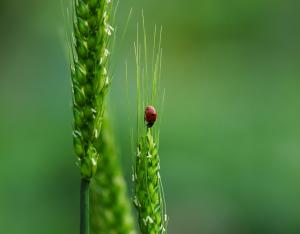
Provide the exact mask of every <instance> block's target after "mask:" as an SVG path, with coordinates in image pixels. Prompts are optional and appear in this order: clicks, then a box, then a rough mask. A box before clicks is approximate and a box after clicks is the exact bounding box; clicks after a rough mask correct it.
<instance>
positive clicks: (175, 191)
mask: <svg viewBox="0 0 300 234" xmlns="http://www.w3.org/2000/svg"><path fill="white" fill-rule="evenodd" d="M62 2H63V3H65V2H67V0H65V1H64V0H62ZM62 2H61V1H60V0H43V1H40V0H27V1H25V0H23V1H22V0H1V1H0V28H1V31H0V68H1V69H0V178H1V179H0V181H1V186H0V233H10V234H18V233H23V234H25V233H26V234H27V233H28V234H29V233H30V234H41V233H43V234H47V233H49V234H50V233H51V234H52V233H58V234H60V233H64V234H66V233H70V234H71V233H78V228H79V222H78V221H79V217H78V214H79V174H78V169H77V168H76V166H75V157H74V153H73V151H72V137H71V127H72V125H71V123H72V114H71V87H70V77H69V68H68V60H67V57H66V44H65V40H64V26H65V19H64V17H63V14H62V12H63V11H65V9H62V7H61V6H62V5H64V4H61V3H62ZM130 7H133V9H134V10H133V17H132V20H131V23H130V25H129V28H128V31H127V36H126V38H125V39H124V41H123V42H122V43H121V42H120V41H119V43H120V48H121V49H120V50H119V51H118V54H117V55H114V57H113V58H112V59H113V63H114V64H117V66H116V68H115V70H114V83H113V87H112V91H111V95H110V96H111V97H110V111H111V116H112V119H113V123H114V124H113V127H114V131H115V134H116V138H117V142H118V143H119V151H120V157H121V161H122V165H123V167H124V173H125V175H126V178H127V180H128V182H129V184H130V173H131V169H130V163H131V161H130V158H131V155H130V150H129V148H130V147H129V144H130V143H129V141H128V138H129V136H128V131H129V127H130V126H128V122H127V117H128V109H127V106H126V103H124V98H122V97H123V95H124V62H125V59H129V60H130V59H133V58H132V57H130V53H129V51H132V45H133V40H134V39H133V38H134V34H135V23H136V18H137V16H136V15H138V14H139V13H140V12H141V9H142V8H143V9H144V13H145V18H146V27H147V30H148V29H149V31H151V30H152V29H153V26H154V24H155V23H156V24H157V25H163V28H164V30H163V48H164V55H163V71H162V74H163V86H164V87H165V88H166V101H165V107H164V119H163V122H162V126H161V142H160V155H161V167H162V178H163V183H164V188H165V195H166V199H167V208H168V214H169V216H170V223H169V233H172V234H175V233H187V234H196V233H199V234H294V233H295V234H298V233H300V201H299V197H300V185H299V181H300V124H299V119H300V107H299V103H300V92H299V88H300V79H299V78H300V67H299V65H300V46H299V44H300V27H299V22H300V14H299V11H300V2H299V1H296V0H285V1H282V0H281V1H280V0H278V1H277V0H274V1H267V0H251V1H250V0H249V1H240V0H231V1H223V0H190V1H179V0H164V1H161V0H152V1H146V0H127V1H120V4H119V11H118V15H117V24H119V26H120V28H122V25H123V26H124V22H125V21H126V18H127V15H128V12H129V9H130Z"/></svg>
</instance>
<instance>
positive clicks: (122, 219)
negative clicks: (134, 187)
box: [90, 117, 135, 234]
mask: <svg viewBox="0 0 300 234" xmlns="http://www.w3.org/2000/svg"><path fill="white" fill-rule="evenodd" d="M100 140H101V141H100V142H101V143H100V144H101V145H100V149H101V150H100V155H101V157H100V159H99V165H98V170H97V173H96V175H95V176H94V178H93V180H92V181H91V190H90V198H91V204H92V206H91V214H92V217H91V233H92V234H99V233H108V234H109V233H118V234H135V229H134V227H135V225H134V220H133V217H132V213H131V207H130V202H129V199H128V196H127V189H126V184H125V181H124V178H123V175H122V170H121V167H120V164H119V161H118V157H117V156H118V155H117V150H116V146H115V142H114V139H113V136H112V131H111V128H110V126H109V121H108V118H107V117H105V118H104V120H103V125H102V131H101V134H100Z"/></svg>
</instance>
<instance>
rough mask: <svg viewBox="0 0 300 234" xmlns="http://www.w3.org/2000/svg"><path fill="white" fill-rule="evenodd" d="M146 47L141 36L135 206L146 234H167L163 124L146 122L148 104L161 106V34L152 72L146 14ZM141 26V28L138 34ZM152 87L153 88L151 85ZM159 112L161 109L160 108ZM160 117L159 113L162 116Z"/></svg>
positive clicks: (137, 58)
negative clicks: (162, 170) (162, 167)
mask: <svg viewBox="0 0 300 234" xmlns="http://www.w3.org/2000/svg"><path fill="white" fill-rule="evenodd" d="M142 26H143V46H144V48H143V49H141V46H140V45H139V32H137V39H136V42H135V43H134V52H135V63H136V82H137V142H136V157H135V158H136V160H135V168H134V172H133V180H134V198H133V203H134V205H135V207H136V209H137V212H138V221H139V226H140V230H141V232H142V234H164V233H167V221H168V218H167V214H166V206H165V199H164V192H163V187H162V183H161V177H160V159H159V153H158V143H159V125H160V124H159V123H156V124H154V126H153V127H152V128H148V127H147V126H146V124H145V122H144V108H145V102H146V104H147V105H158V107H160V106H159V100H158V99H159V98H160V97H161V96H162V95H163V94H161V93H160V89H159V85H160V76H161V72H160V70H161V57H162V49H161V31H160V35H159V41H158V44H157V48H155V45H156V42H155V40H156V27H155V33H154V42H153V44H154V48H153V55H152V57H153V58H152V63H153V64H152V65H151V66H150V67H151V68H152V69H151V72H148V64H147V39H146V30H145V23H144V16H143V14H142ZM138 29H139V26H137V31H139V30H138ZM149 84H150V85H149ZM158 109H159V110H160V109H161V108H158ZM159 114H160V113H158V115H159Z"/></svg>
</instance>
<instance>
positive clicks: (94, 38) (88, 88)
mask: <svg viewBox="0 0 300 234" xmlns="http://www.w3.org/2000/svg"><path fill="white" fill-rule="evenodd" d="M108 2H109V1H106V0H105V1H97V0H78V1H76V2H75V6H74V8H75V9H74V44H72V45H71V46H72V58H73V63H72V67H71V72H72V83H73V113H74V134H73V135H74V148H75V152H76V155H77V157H78V161H79V163H78V164H79V167H80V170H81V176H82V178H84V179H90V178H92V177H93V175H94V174H95V173H96V170H97V159H98V157H99V149H97V147H96V145H97V142H98V139H99V136H100V132H101V125H102V119H103V113H104V101H105V95H106V93H107V90H108V87H109V84H110V81H109V77H108V74H107V58H108V55H109V52H108V50H107V47H108V41H109V36H110V35H111V33H112V30H113V28H112V27H111V26H110V25H109V23H108V20H109V15H110V14H109V12H110V7H109V6H108Z"/></svg>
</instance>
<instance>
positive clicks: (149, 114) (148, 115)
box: [145, 106, 157, 128]
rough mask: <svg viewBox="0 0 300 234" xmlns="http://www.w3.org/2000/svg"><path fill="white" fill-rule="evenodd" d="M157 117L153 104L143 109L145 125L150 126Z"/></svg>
mask: <svg viewBox="0 0 300 234" xmlns="http://www.w3.org/2000/svg"><path fill="white" fill-rule="evenodd" d="M156 118H157V113H156V110H155V108H154V107H153V106H147V107H146V109H145V121H146V122H147V127H148V128H151V127H152V126H153V124H154V123H155V121H156Z"/></svg>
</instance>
